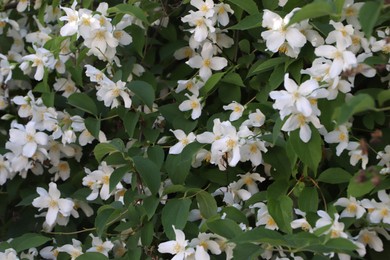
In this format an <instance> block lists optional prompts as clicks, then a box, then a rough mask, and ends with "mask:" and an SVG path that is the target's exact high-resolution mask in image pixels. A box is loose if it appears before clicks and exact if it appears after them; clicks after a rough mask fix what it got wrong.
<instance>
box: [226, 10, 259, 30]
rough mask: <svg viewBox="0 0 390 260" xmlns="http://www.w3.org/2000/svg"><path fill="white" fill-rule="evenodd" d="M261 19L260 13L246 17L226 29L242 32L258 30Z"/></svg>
mask: <svg viewBox="0 0 390 260" xmlns="http://www.w3.org/2000/svg"><path fill="white" fill-rule="evenodd" d="M262 19H263V15H262V14H260V13H258V14H252V15H248V16H246V17H245V18H244V19H242V20H241V21H239V22H238V23H237V24H235V25H233V26H231V27H229V28H228V29H229V30H241V31H244V30H249V29H252V28H260V27H261V22H262Z"/></svg>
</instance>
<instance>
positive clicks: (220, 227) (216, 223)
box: [206, 218, 242, 239]
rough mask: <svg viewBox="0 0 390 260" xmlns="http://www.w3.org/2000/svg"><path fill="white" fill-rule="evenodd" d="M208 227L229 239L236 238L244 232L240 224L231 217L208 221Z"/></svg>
mask: <svg viewBox="0 0 390 260" xmlns="http://www.w3.org/2000/svg"><path fill="white" fill-rule="evenodd" d="M206 223H207V227H208V228H209V229H210V230H211V231H212V232H213V233H216V234H218V235H220V236H223V237H225V238H227V239H230V238H234V237H236V236H238V235H240V234H241V233H242V230H241V228H240V226H239V225H238V224H237V223H236V222H234V221H233V220H231V219H228V218H225V219H215V220H212V221H207V222H206Z"/></svg>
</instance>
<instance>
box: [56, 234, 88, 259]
mask: <svg viewBox="0 0 390 260" xmlns="http://www.w3.org/2000/svg"><path fill="white" fill-rule="evenodd" d="M57 250H58V252H65V253H68V254H69V255H70V256H71V260H75V259H76V258H77V257H78V256H80V255H82V254H83V249H82V248H81V242H80V241H78V240H76V239H74V238H72V244H71V245H70V244H66V245H63V246H61V247H59V248H57Z"/></svg>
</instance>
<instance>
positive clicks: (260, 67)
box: [248, 57, 288, 77]
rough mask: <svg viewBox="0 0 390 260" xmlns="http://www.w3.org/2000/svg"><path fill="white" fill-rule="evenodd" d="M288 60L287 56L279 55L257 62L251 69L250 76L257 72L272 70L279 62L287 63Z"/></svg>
mask: <svg viewBox="0 0 390 260" xmlns="http://www.w3.org/2000/svg"><path fill="white" fill-rule="evenodd" d="M287 60H288V58H287V57H277V58H272V59H266V60H265V61H259V62H256V63H255V64H254V65H253V66H252V67H251V68H250V70H249V72H248V77H251V76H253V75H255V74H259V73H262V72H264V71H268V70H272V69H273V68H275V67H276V66H278V65H279V64H282V63H285V62H286V61H287Z"/></svg>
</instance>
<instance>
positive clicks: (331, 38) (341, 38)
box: [325, 21, 354, 49]
mask: <svg viewBox="0 0 390 260" xmlns="http://www.w3.org/2000/svg"><path fill="white" fill-rule="evenodd" d="M329 23H330V24H331V25H333V27H334V28H335V30H334V31H331V32H330V33H329V34H328V37H326V39H325V42H326V43H327V44H331V43H336V44H337V45H338V47H339V48H341V49H345V48H348V47H349V46H351V44H352V36H353V34H354V29H353V27H352V25H345V26H344V25H343V24H342V23H340V22H337V23H336V22H334V21H330V22H329Z"/></svg>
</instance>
